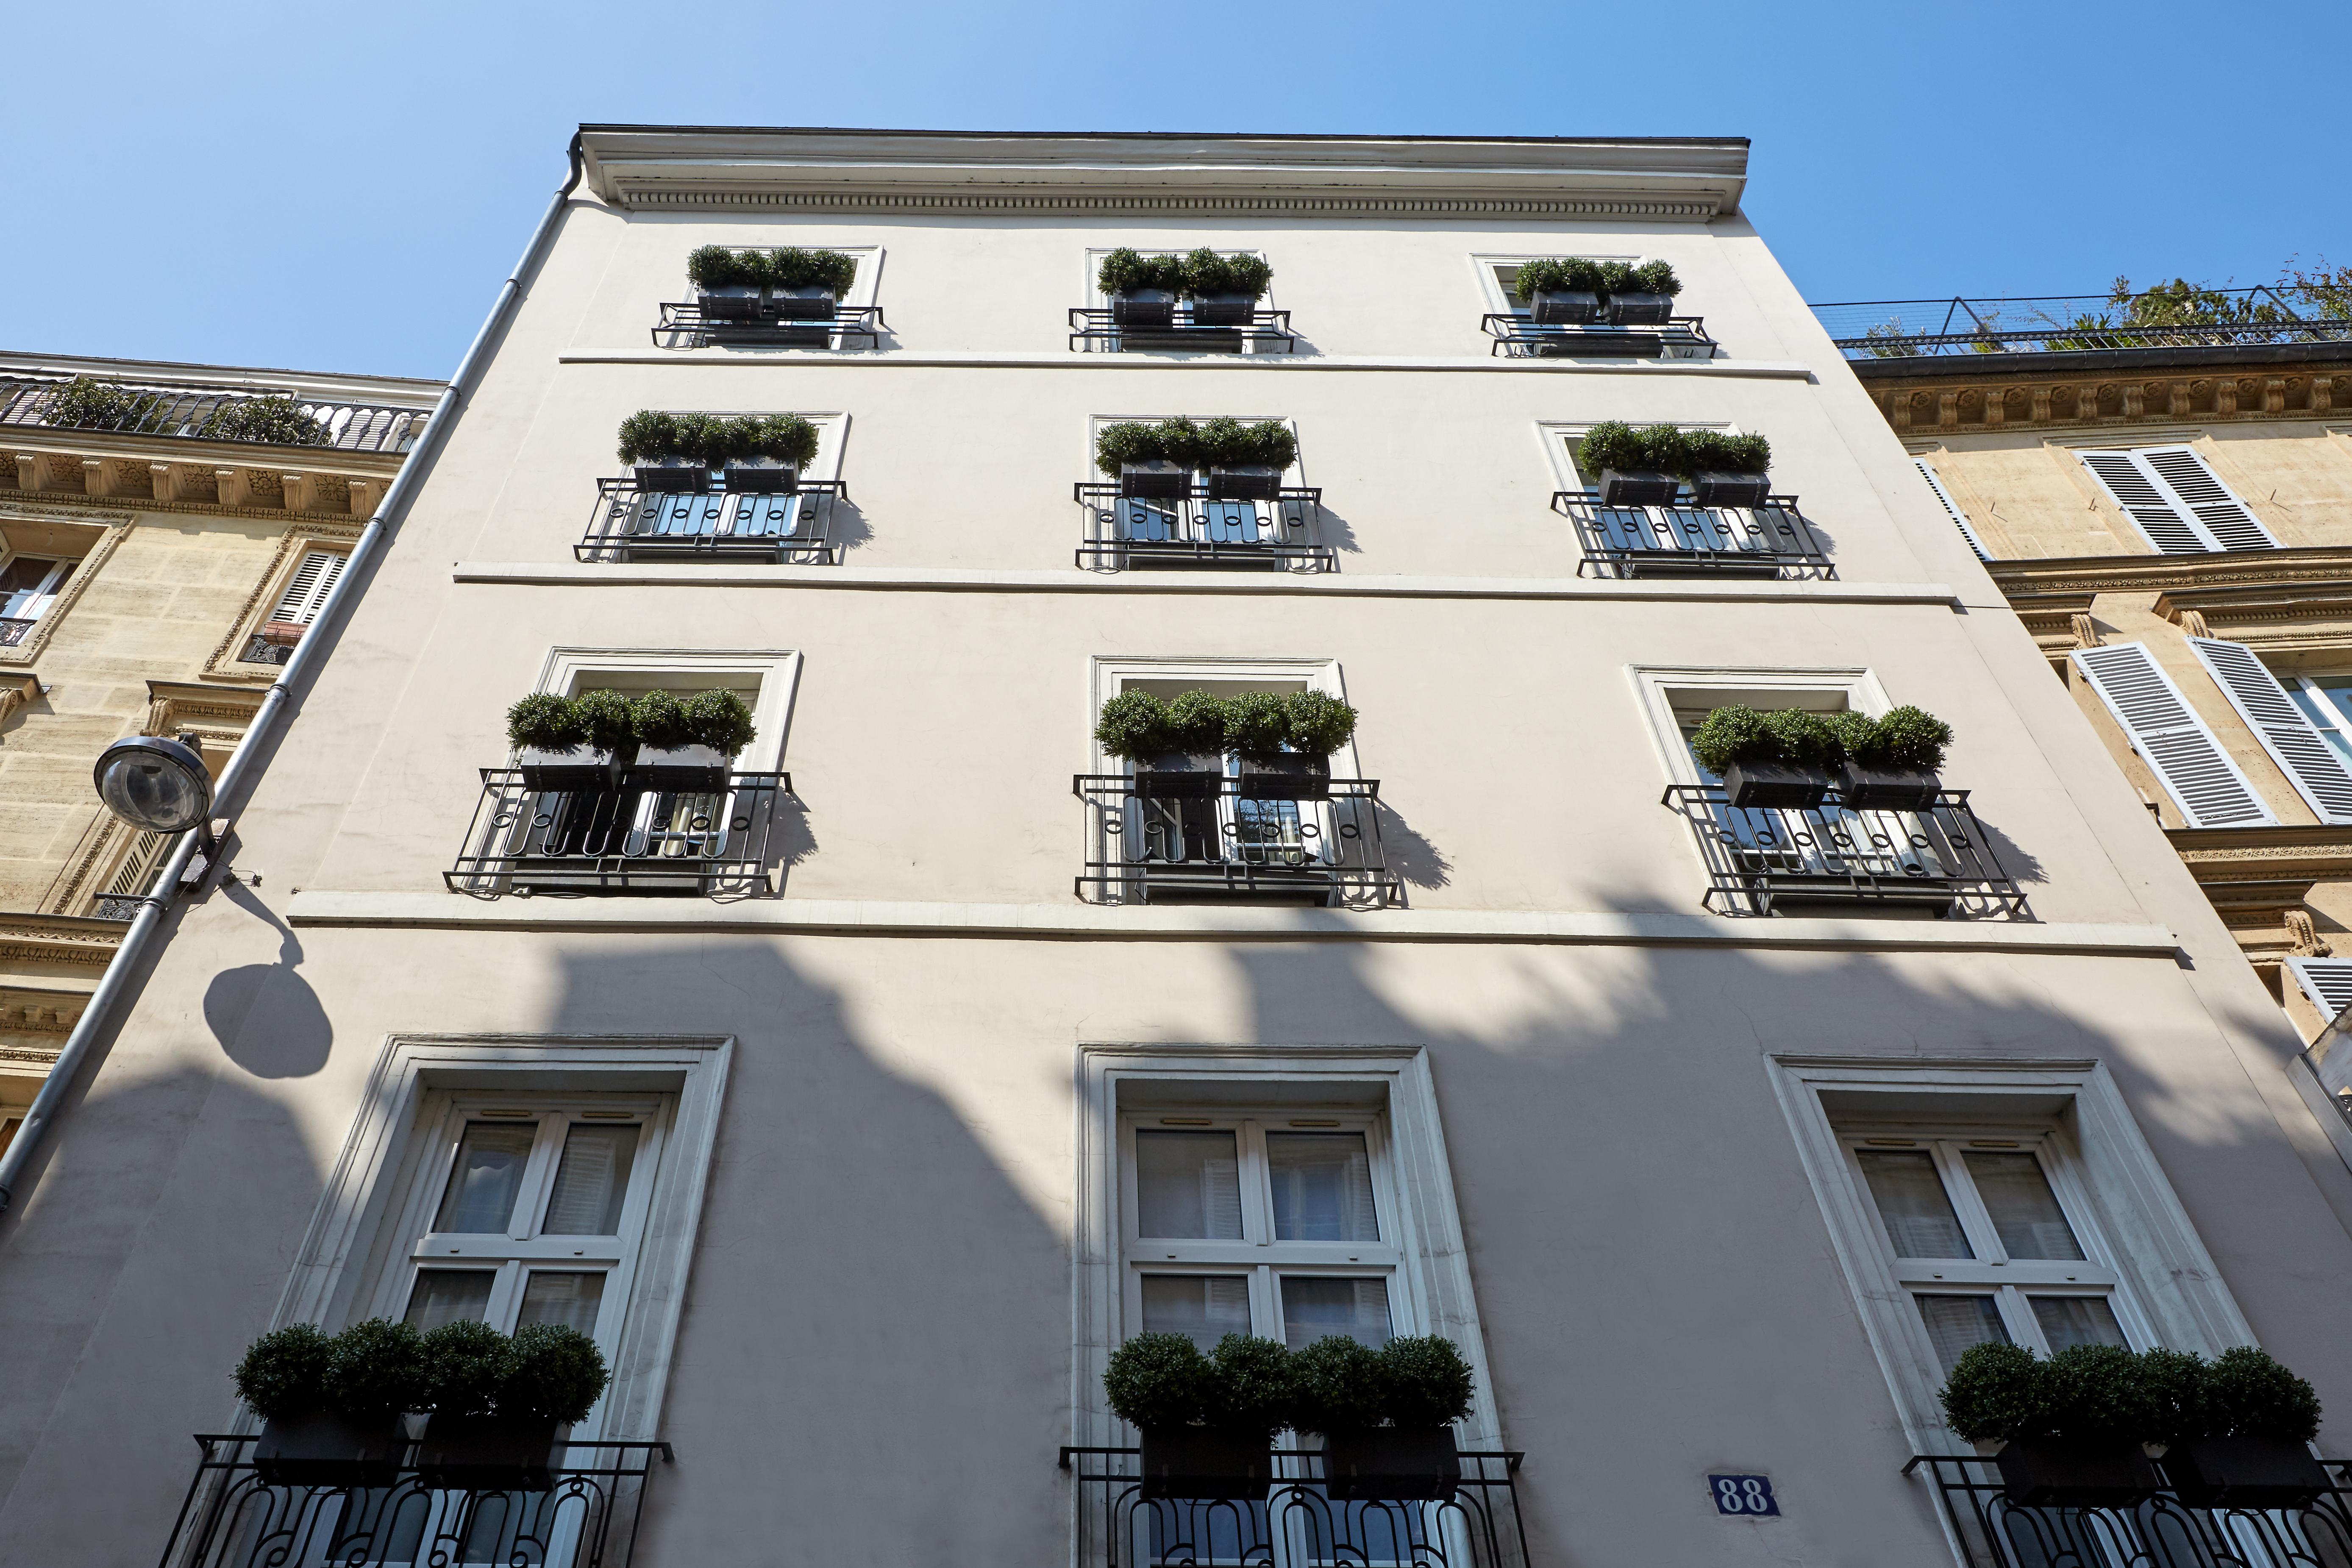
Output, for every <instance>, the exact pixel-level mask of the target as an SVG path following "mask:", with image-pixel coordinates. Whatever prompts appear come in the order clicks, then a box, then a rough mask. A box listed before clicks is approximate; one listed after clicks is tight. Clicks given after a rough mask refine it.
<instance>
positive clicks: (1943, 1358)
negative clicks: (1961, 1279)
mask: <svg viewBox="0 0 2352 1568" xmlns="http://www.w3.org/2000/svg"><path fill="white" fill-rule="evenodd" d="M1913 1299H1914V1300H1916V1301H1917V1302H1918V1303H1919V1318H1920V1321H1923V1322H1925V1323H1926V1324H1927V1341H1928V1342H1929V1343H1930V1344H1933V1345H1934V1346H1935V1347H1936V1360H1937V1362H1939V1363H1942V1365H1943V1368H1944V1375H1945V1376H1946V1377H1949V1376H1951V1375H1952V1368H1953V1367H1954V1366H1955V1365H1957V1364H1958V1362H1959V1359H1960V1352H1962V1351H1965V1350H1967V1349H1968V1348H1969V1346H1971V1345H1980V1344H1982V1343H1984V1342H1986V1341H1987V1340H1991V1341H1994V1342H1997V1343H2000V1344H2004V1345H2005V1344H2007V1343H2009V1342H2010V1341H2009V1331H2008V1330H2007V1329H2005V1328H2003V1327H2002V1326H2001V1321H2000V1308H1999V1307H1997V1306H1995V1305H1994V1304H1993V1299H1992V1298H1991V1297H1990V1296H1918V1297H1915V1298H1913Z"/></svg>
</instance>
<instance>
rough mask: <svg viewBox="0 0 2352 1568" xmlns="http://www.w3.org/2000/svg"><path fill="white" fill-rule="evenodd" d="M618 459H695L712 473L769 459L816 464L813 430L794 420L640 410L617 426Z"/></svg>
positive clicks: (789, 417) (802, 465)
mask: <svg viewBox="0 0 2352 1568" xmlns="http://www.w3.org/2000/svg"><path fill="white" fill-rule="evenodd" d="M618 435H619V438H620V458H621V461H623V462H625V463H634V462H635V461H637V459H639V458H699V459H700V460H701V462H702V465H703V467H705V468H718V467H719V466H720V465H721V464H723V463H725V462H726V461H727V460H728V459H730V458H778V459H780V460H782V461H783V462H786V463H790V464H792V465H793V467H794V468H805V467H807V466H808V464H809V463H811V462H813V461H814V459H815V458H816V447H817V430H816V426H814V425H812V424H810V423H809V422H808V421H807V420H805V419H803V418H802V417H801V416H799V415H797V414H764V415H762V414H750V415H743V416H737V417H732V418H729V417H722V416H718V415H713V414H666V413H663V412H662V411H661V410H659V409H655V408H641V409H639V410H638V411H637V412H636V413H635V414H632V415H630V416H628V417H627V418H626V419H624V420H622V421H621V428H620V430H619V432H618Z"/></svg>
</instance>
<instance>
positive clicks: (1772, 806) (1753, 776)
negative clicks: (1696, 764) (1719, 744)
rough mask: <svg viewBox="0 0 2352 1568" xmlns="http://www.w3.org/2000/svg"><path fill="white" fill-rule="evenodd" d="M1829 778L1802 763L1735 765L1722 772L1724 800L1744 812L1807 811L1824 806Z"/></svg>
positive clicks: (1825, 772) (1818, 770) (1828, 787)
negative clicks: (1823, 800) (1823, 797)
mask: <svg viewBox="0 0 2352 1568" xmlns="http://www.w3.org/2000/svg"><path fill="white" fill-rule="evenodd" d="M1829 792H1830V775H1829V773H1828V772H1827V771H1826V770H1824V769H1822V768H1816V767H1811V766H1807V765H1805V764H1803V763H1732V764H1731V765H1730V766H1729V767H1727V768H1726V769H1724V770H1723V794H1724V799H1725V801H1726V802H1727V804H1728V805H1735V806H1738V807H1739V808H1741V809H1742V810H1748V811H1754V810H1764V811H1804V810H1808V809H1810V808H1811V807H1813V806H1816V805H1821V804H1822V796H1823V795H1828V794H1829Z"/></svg>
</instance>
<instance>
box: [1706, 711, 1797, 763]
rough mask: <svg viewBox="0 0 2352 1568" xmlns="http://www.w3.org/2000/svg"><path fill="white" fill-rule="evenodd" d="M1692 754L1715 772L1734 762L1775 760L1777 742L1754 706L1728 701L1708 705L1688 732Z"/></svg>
mask: <svg viewBox="0 0 2352 1568" xmlns="http://www.w3.org/2000/svg"><path fill="white" fill-rule="evenodd" d="M1690 743H1691V754H1692V755H1694V756H1696V757H1697V758H1698V760H1699V765H1700V766H1701V767H1704V768H1705V769H1706V771H1707V772H1709V773H1715V774H1717V775H1720V774H1722V773H1725V772H1726V771H1727V770H1728V769H1729V768H1730V767H1731V766H1732V764H1733V763H1749V762H1754V763H1777V762H1780V760H1781V756H1780V740H1779V738H1778V737H1776V736H1775V735H1774V734H1773V733H1772V731H1771V730H1770V729H1769V727H1768V726H1767V725H1766V724H1765V722H1764V715H1763V714H1762V713H1760V712H1759V711H1757V710H1755V709H1753V708H1747V707H1742V706H1741V705H1739V704H1738V703H1736V702H1735V703H1727V704H1725V705H1724V706H1723V707H1721V708H1715V709H1710V710H1708V711H1707V715H1706V718H1704V719H1702V720H1700V721H1699V725H1698V729H1697V731H1696V732H1694V733H1693V734H1692V736H1691V742H1690Z"/></svg>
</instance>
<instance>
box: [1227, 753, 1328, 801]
mask: <svg viewBox="0 0 2352 1568" xmlns="http://www.w3.org/2000/svg"><path fill="white" fill-rule="evenodd" d="M1241 795H1242V798H1243V799H1244V800H1329V799H1330V798H1331V759H1330V758H1328V757H1308V756H1302V755H1300V754H1299V753H1297V752H1284V753H1283V754H1282V755H1280V756H1276V757H1244V758H1243V759H1242V783H1241Z"/></svg>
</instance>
